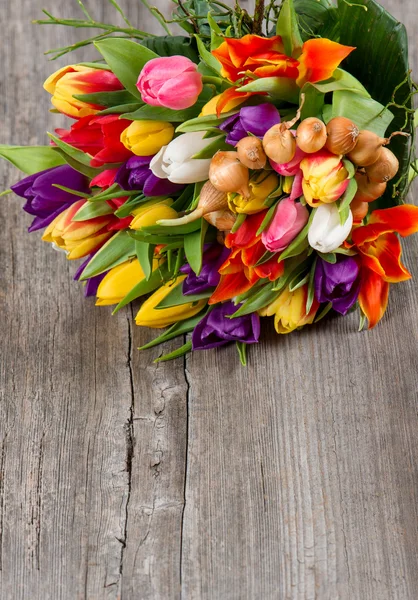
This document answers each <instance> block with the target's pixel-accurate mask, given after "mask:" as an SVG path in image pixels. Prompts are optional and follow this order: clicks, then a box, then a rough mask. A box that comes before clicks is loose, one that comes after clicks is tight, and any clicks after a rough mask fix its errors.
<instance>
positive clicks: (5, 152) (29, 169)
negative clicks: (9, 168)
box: [0, 145, 66, 175]
mask: <svg viewBox="0 0 418 600" xmlns="http://www.w3.org/2000/svg"><path fill="white" fill-rule="evenodd" d="M0 157H1V158H4V159H5V160H8V161H9V162H10V163H12V165H14V166H15V167H17V168H18V169H19V170H20V171H22V173H26V175H33V174H34V173H39V171H44V170H46V169H52V168H53V167H59V166H60V165H65V162H66V161H65V160H64V158H63V157H62V156H61V155H60V154H59V153H58V152H57V151H56V149H55V148H53V147H52V146H6V145H0Z"/></svg>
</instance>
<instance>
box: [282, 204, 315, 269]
mask: <svg viewBox="0 0 418 600" xmlns="http://www.w3.org/2000/svg"><path fill="white" fill-rule="evenodd" d="M314 214H315V209H314V210H313V211H312V212H311V214H310V216H309V221H308V222H307V224H306V225H305V227H304V228H303V229H302V231H301V232H300V233H299V234H298V235H297V236H296V237H295V239H294V240H293V241H292V242H291V243H290V244H289V245H288V247H287V248H286V250H283V252H282V253H281V254H280V260H285V259H286V258H291V257H293V256H298V255H299V254H302V252H303V251H304V250H306V248H307V247H308V245H309V244H308V231H309V228H310V226H311V223H312V219H313V216H314Z"/></svg>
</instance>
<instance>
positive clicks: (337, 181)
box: [300, 150, 349, 208]
mask: <svg viewBox="0 0 418 600" xmlns="http://www.w3.org/2000/svg"><path fill="white" fill-rule="evenodd" d="M300 168H301V169H302V173H303V180H302V190H303V194H304V196H305V200H306V202H307V203H308V204H309V205H310V206H312V207H314V208H315V207H316V206H319V205H320V204H330V203H331V202H335V201H336V200H338V199H339V198H341V196H342V195H343V194H344V192H345V190H346V189H347V187H348V184H349V179H348V171H347V169H346V168H345V167H344V165H343V162H342V161H341V158H340V157H339V156H335V154H331V153H330V152H328V151H327V150H320V151H319V152H316V153H315V154H312V155H308V156H306V157H305V158H304V159H303V160H302V161H301V163H300Z"/></svg>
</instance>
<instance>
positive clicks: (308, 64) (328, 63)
mask: <svg viewBox="0 0 418 600" xmlns="http://www.w3.org/2000/svg"><path fill="white" fill-rule="evenodd" d="M353 50H354V48H352V47H349V46H342V45H341V44H338V43H336V42H333V41H331V40H328V39H325V38H318V39H311V40H308V41H307V42H305V43H304V44H303V48H302V54H301V55H300V56H299V58H298V59H297V60H296V59H295V58H291V57H290V56H286V54H285V53H284V45H283V43H282V39H281V37H280V36H273V37H270V38H266V37H261V36H258V35H252V34H248V35H244V36H243V37H242V38H240V39H235V38H225V41H224V42H222V44H221V45H220V46H219V47H218V48H216V50H212V54H213V55H214V56H215V58H216V59H217V60H218V61H219V62H220V63H221V65H222V69H221V75H222V77H225V78H226V79H228V80H229V81H231V82H232V83H235V82H238V81H239V85H240V86H244V85H245V84H247V83H250V82H251V81H253V80H254V79H258V78H262V77H280V78H286V79H288V80H289V83H290V85H291V84H292V83H293V82H294V87H295V91H296V93H297V91H298V87H299V88H301V87H303V85H304V84H305V83H306V82H307V81H309V82H311V83H314V82H317V81H323V80H325V79H329V78H330V77H332V74H333V73H334V71H335V69H336V68H337V67H338V66H339V64H340V63H341V62H342V61H343V60H344V58H346V57H347V56H348V55H349V54H350V52H352V51H353ZM247 73H248V75H246V74H247ZM254 93H257V92H240V91H239V86H238V85H237V86H233V87H231V88H228V89H227V90H226V91H225V92H223V93H222V94H221V97H220V99H219V100H218V104H217V110H218V114H219V112H220V111H221V109H222V108H223V107H224V106H225V104H226V103H227V102H231V101H232V100H234V99H236V98H241V100H242V101H244V100H245V99H246V98H248V97H249V96H252V95H253V94H254Z"/></svg>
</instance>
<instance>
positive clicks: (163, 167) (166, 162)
mask: <svg viewBox="0 0 418 600" xmlns="http://www.w3.org/2000/svg"><path fill="white" fill-rule="evenodd" d="M204 135H205V132H204V131H193V132H189V133H183V134H182V135H179V136H178V137H177V138H176V139H174V140H173V141H172V142H170V143H169V144H168V146H166V147H164V148H161V150H160V152H158V154H157V155H156V156H154V158H153V159H152V160H151V163H150V167H151V171H152V172H153V173H154V175H155V176H156V177H160V178H161V179H168V180H169V181H172V182H173V183H196V182H199V181H205V180H206V179H208V177H209V167H210V158H207V159H206V158H205V159H200V158H198V159H196V158H192V157H193V156H194V155H195V154H197V153H198V152H200V151H201V150H203V149H204V148H206V147H207V146H208V145H209V144H210V143H211V140H210V139H209V140H208V139H204ZM150 154H151V153H150Z"/></svg>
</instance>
